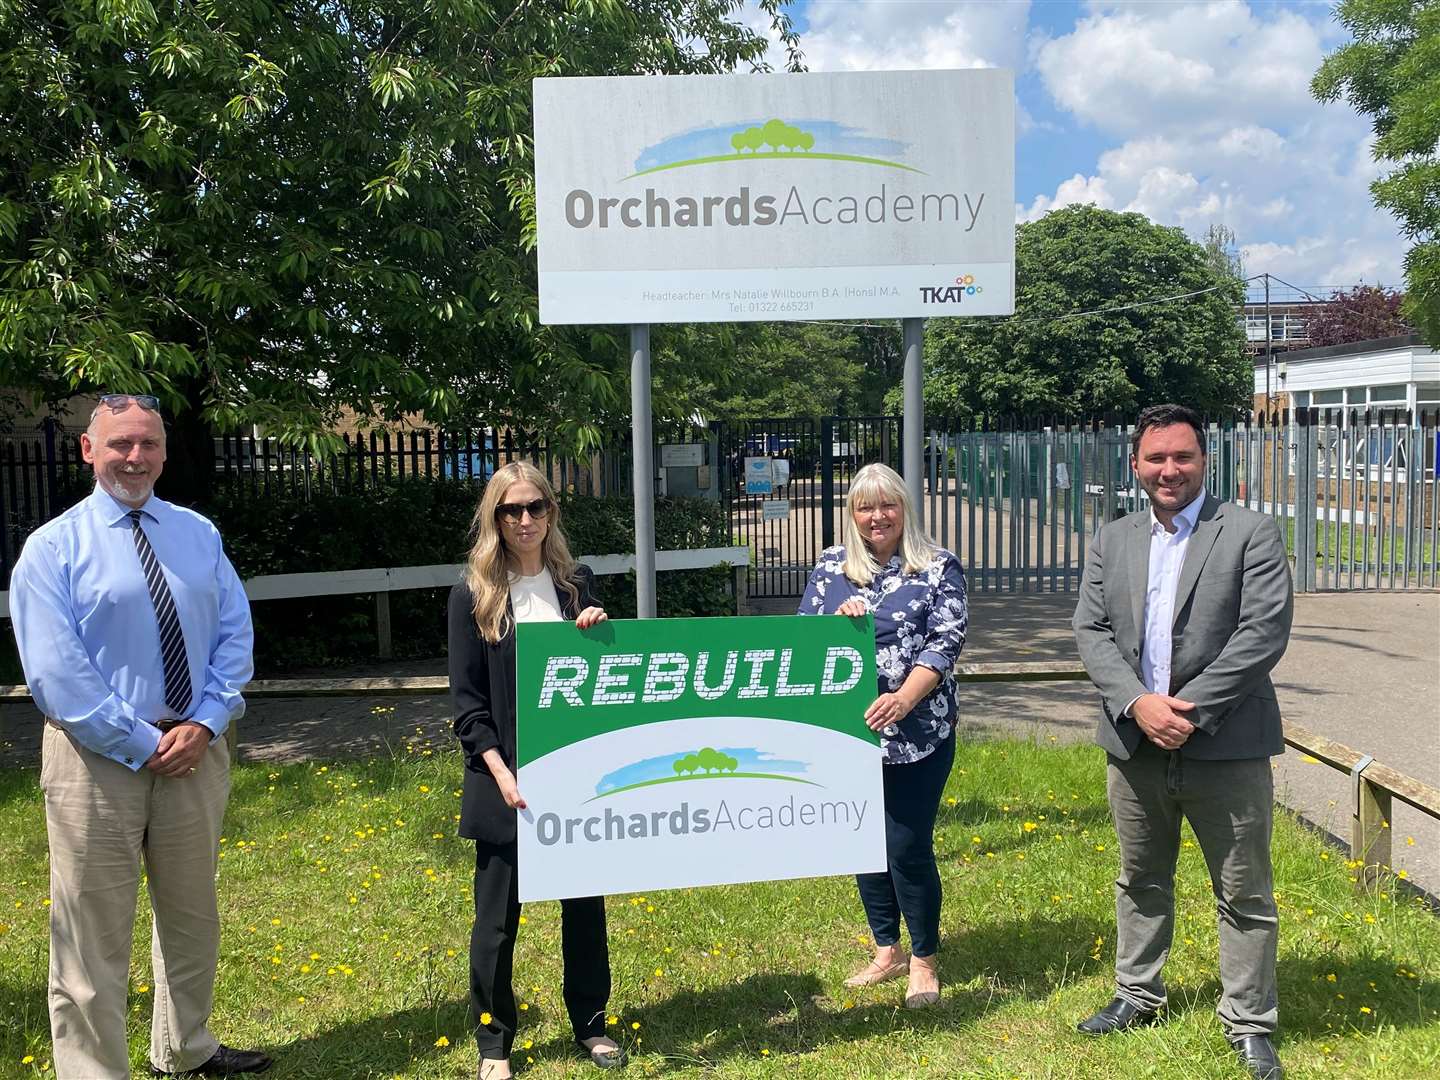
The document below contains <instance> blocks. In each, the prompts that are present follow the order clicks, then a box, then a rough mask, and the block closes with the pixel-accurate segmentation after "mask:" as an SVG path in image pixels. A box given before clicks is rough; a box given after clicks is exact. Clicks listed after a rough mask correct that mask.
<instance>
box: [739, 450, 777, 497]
mask: <svg viewBox="0 0 1440 1080" xmlns="http://www.w3.org/2000/svg"><path fill="white" fill-rule="evenodd" d="M774 490H775V480H774V477H773V475H772V473H771V472H770V459H769V458H768V457H747V458H746V459H745V494H746V495H769V494H770V492H772V491H774Z"/></svg>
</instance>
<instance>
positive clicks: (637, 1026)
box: [630, 1020, 640, 1031]
mask: <svg viewBox="0 0 1440 1080" xmlns="http://www.w3.org/2000/svg"><path fill="white" fill-rule="evenodd" d="M630 1030H631V1031H639V1030H640V1021H639V1020H632V1021H631V1022H630Z"/></svg>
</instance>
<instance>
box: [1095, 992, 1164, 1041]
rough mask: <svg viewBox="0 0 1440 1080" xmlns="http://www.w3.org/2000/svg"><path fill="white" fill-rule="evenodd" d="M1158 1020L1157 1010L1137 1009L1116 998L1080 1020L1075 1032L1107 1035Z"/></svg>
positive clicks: (1157, 1021)
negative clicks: (1093, 1013)
mask: <svg viewBox="0 0 1440 1080" xmlns="http://www.w3.org/2000/svg"><path fill="white" fill-rule="evenodd" d="M1160 1020H1161V1015H1160V1011H1159V1010H1158V1009H1137V1008H1136V1007H1135V1006H1134V1005H1131V1004H1130V1002H1128V1001H1126V1000H1125V999H1124V998H1120V997H1117V998H1114V999H1113V1000H1112V1001H1111V1002H1110V1004H1109V1005H1106V1006H1105V1007H1104V1008H1103V1009H1101V1010H1100V1011H1099V1012H1097V1013H1096V1014H1095V1015H1094V1016H1092V1017H1090V1018H1089V1019H1086V1020H1081V1021H1080V1023H1078V1024H1076V1025H1075V1030H1076V1031H1078V1032H1080V1033H1081V1034H1082V1035H1109V1034H1110V1033H1111V1032H1112V1031H1126V1030H1128V1029H1130V1028H1134V1027H1145V1026H1146V1025H1148V1024H1158V1023H1159V1022H1160Z"/></svg>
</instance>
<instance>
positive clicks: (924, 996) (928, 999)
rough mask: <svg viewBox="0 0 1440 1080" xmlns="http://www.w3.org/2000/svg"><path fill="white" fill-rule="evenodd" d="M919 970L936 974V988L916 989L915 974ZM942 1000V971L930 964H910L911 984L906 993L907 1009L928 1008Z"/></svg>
mask: <svg viewBox="0 0 1440 1080" xmlns="http://www.w3.org/2000/svg"><path fill="white" fill-rule="evenodd" d="M919 971H929V972H931V973H933V974H934V976H935V989H934V990H916V989H914V987H915V981H916V980H915V975H916V973H917V972H919ZM939 1002H940V972H939V971H937V970H936V969H935V967H934V966H932V965H930V964H911V965H910V985H909V987H908V988H907V991H906V994H905V1007H906V1008H907V1009H928V1008H930V1006H932V1005H937V1004H939Z"/></svg>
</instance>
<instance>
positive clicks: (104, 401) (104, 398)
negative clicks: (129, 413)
mask: <svg viewBox="0 0 1440 1080" xmlns="http://www.w3.org/2000/svg"><path fill="white" fill-rule="evenodd" d="M131 402H134V403H135V404H136V405H139V406H140V408H142V409H144V410H145V411H146V412H154V411H155V410H156V409H158V408H160V399H159V398H158V397H156V396H155V395H154V394H101V395H100V404H101V405H104V406H105V407H106V408H107V409H113V410H114V411H115V412H121V411H122V410H124V409H128V408H129V407H130V404H131Z"/></svg>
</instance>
